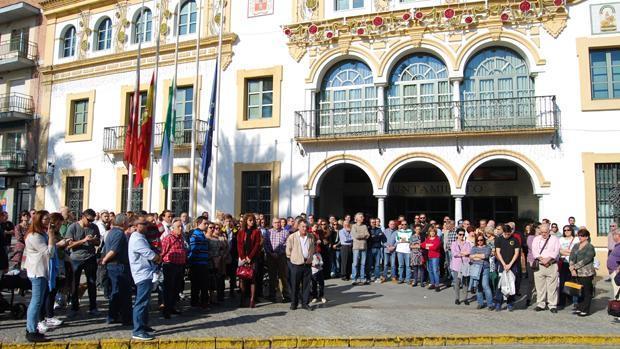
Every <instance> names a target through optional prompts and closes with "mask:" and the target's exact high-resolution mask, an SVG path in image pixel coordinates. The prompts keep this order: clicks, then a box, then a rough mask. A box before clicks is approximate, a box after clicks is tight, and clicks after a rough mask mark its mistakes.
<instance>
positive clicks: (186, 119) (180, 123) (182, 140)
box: [175, 86, 194, 144]
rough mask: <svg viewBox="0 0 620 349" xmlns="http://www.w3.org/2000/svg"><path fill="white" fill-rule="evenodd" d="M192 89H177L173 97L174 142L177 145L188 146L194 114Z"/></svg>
mask: <svg viewBox="0 0 620 349" xmlns="http://www.w3.org/2000/svg"><path fill="white" fill-rule="evenodd" d="M193 98H194V87H193V86H182V87H177V94H176V97H175V104H176V125H175V133H176V134H175V142H176V143H179V144H189V143H190V142H191V136H192V116H193V113H194V100H193Z"/></svg>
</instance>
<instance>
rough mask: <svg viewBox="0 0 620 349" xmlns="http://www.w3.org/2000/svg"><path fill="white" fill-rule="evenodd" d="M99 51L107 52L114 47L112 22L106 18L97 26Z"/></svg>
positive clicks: (96, 36)
mask: <svg viewBox="0 0 620 349" xmlns="http://www.w3.org/2000/svg"><path fill="white" fill-rule="evenodd" d="M95 39H96V45H97V46H96V47H97V51H101V50H107V49H109V48H111V47H112V20H111V19H110V18H107V17H106V18H105V19H103V20H102V21H101V22H99V25H98V26H97V32H96V35H95Z"/></svg>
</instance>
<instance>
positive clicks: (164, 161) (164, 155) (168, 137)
mask: <svg viewBox="0 0 620 349" xmlns="http://www.w3.org/2000/svg"><path fill="white" fill-rule="evenodd" d="M176 85H177V84H176V80H174V79H173V80H172V86H170V89H169V90H168V110H167V112H166V124H165V125H164V137H163V139H162V144H161V183H162V184H163V186H164V188H165V189H167V188H168V183H169V179H168V178H169V177H170V169H171V167H172V166H171V165H172V160H173V159H174V154H173V153H174V134H175V124H176V122H175V120H176V108H175V107H174V104H175V103H174V99H175V98H174V97H175V95H174V92H175V91H176V89H177V88H176V87H177V86H176Z"/></svg>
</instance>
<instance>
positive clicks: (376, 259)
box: [367, 218, 385, 282]
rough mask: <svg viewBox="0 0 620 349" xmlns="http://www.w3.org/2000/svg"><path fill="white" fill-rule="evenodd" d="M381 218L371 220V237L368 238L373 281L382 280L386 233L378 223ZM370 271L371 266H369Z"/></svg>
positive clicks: (368, 260) (369, 262)
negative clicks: (382, 258)
mask: <svg viewBox="0 0 620 349" xmlns="http://www.w3.org/2000/svg"><path fill="white" fill-rule="evenodd" d="M378 222H379V219H377V218H372V219H371V220H370V238H369V239H368V244H369V249H370V256H369V257H370V258H368V259H367V262H368V265H369V267H372V274H371V279H370V281H371V282H381V280H380V279H379V277H380V276H381V257H382V255H383V241H384V240H385V235H384V233H383V229H381V227H380V226H379V224H378ZM369 271H370V268H369Z"/></svg>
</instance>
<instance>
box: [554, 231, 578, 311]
mask: <svg viewBox="0 0 620 349" xmlns="http://www.w3.org/2000/svg"><path fill="white" fill-rule="evenodd" d="M577 244H579V239H578V238H577V236H575V231H574V230H573V228H571V226H570V225H565V226H564V227H563V228H562V237H561V238H560V258H559V260H558V264H559V265H558V267H559V269H560V285H559V290H560V292H559V293H560V294H559V296H558V297H559V299H558V307H560V308H563V307H565V306H566V299H567V298H570V299H571V302H572V303H573V309H575V308H576V307H577V302H578V300H579V297H569V296H568V295H566V294H564V293H563V292H562V290H563V289H564V283H565V282H566V281H570V279H571V273H570V270H569V256H570V252H571V251H572V249H573V247H574V246H575V245H577Z"/></svg>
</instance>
